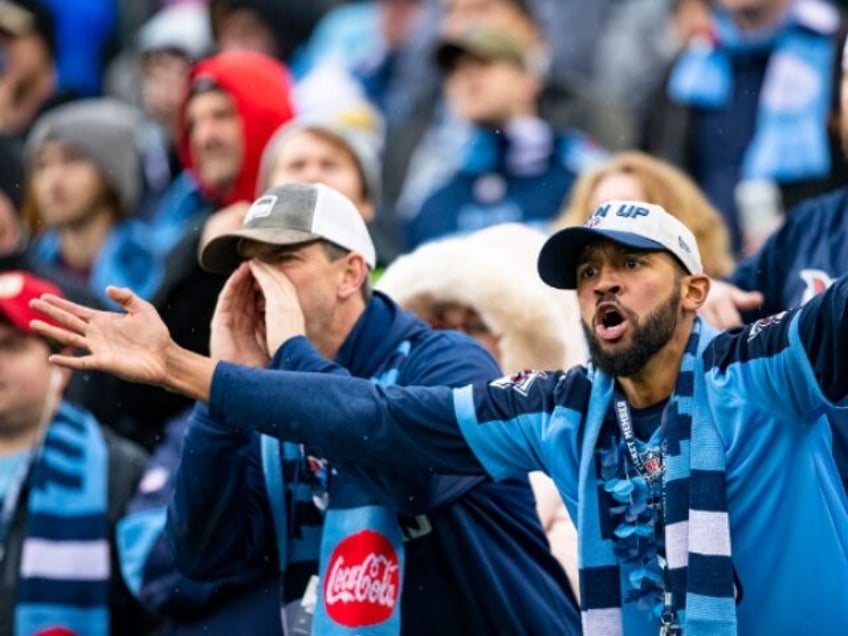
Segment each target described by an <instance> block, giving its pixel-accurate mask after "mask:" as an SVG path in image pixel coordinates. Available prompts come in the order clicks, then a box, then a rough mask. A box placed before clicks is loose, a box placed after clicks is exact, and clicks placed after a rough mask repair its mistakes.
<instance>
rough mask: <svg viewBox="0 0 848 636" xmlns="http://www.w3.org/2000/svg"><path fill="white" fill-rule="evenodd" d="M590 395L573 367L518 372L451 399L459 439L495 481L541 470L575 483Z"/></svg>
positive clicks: (581, 369)
mask: <svg viewBox="0 0 848 636" xmlns="http://www.w3.org/2000/svg"><path fill="white" fill-rule="evenodd" d="M590 393H591V384H590V382H589V380H588V377H587V375H586V369H585V368H584V367H574V368H573V369H571V370H569V371H522V372H520V373H517V374H515V375H512V376H507V377H503V378H500V379H498V380H494V381H492V382H489V383H488V384H485V385H475V386H473V387H466V388H463V389H458V390H457V391H455V394H454V403H455V405H456V418H457V422H458V423H459V426H460V429H461V430H462V433H463V436H464V437H465V440H466V441H467V443H468V444H469V446H470V447H471V448H472V449H473V451H474V454H475V455H476V457H477V459H478V460H479V461H480V462H481V463H482V464H483V465H484V466H485V467H486V470H487V472H489V474H491V475H492V476H493V477H495V478H496V479H504V478H507V477H510V476H516V475H523V474H525V473H527V472H529V471H532V470H542V471H544V472H547V473H548V474H554V473H555V474H558V475H569V474H573V475H575V480H574V481H575V482H576V475H577V466H578V462H579V449H578V447H579V438H580V427H581V423H582V420H583V413H585V410H586V408H587V405H588V400H589V396H590ZM566 490H567V488H566Z"/></svg>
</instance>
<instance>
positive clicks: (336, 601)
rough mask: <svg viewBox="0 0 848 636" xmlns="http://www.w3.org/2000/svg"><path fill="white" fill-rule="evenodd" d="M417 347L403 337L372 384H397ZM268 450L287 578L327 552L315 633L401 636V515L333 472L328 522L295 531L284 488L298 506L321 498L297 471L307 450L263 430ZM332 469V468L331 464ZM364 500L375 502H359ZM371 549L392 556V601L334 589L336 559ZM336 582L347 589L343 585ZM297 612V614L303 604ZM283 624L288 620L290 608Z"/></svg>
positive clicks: (266, 469)
mask: <svg viewBox="0 0 848 636" xmlns="http://www.w3.org/2000/svg"><path fill="white" fill-rule="evenodd" d="M410 350H411V343H410V341H409V340H404V341H403V342H401V343H400V345H399V346H398V347H397V348H396V349H395V351H394V352H393V353H392V355H391V356H389V358H388V359H387V360H386V361H385V362H384V363H383V364H382V365H381V368H380V370H379V371H378V372H377V375H375V376H374V377H373V378H371V381H372V382H374V383H375V384H379V385H381V386H390V385H393V384H395V383H396V382H397V378H398V374H399V372H400V366H401V365H402V364H403V362H404V361H405V360H406V358H407V356H408V355H409V352H410ZM261 449H262V469H263V473H264V477H265V485H266V490H267V492H268V497H269V501H270V504H271V513H272V518H273V521H274V527H275V531H276V535H277V553H278V559H279V568H280V572H281V576H282V579H283V580H284V579H285V572H286V570H287V569H288V567H289V566H290V565H291V564H294V563H299V564H307V563H309V562H314V563H315V564H316V566H317V565H318V559H319V552H320V568H319V571H320V583H321V586H320V587H319V589H318V590H317V606H316V607H315V608H314V619H313V625H312V633H314V634H322V635H324V636H329V635H330V634H333V635H336V636H348V635H352V634H356V635H357V636H365V635H367V634H372V635H374V636H391V635H392V634H399V633H400V589H401V587H402V584H403V583H402V582H403V566H404V563H405V559H404V550H403V541H404V536H405V535H404V528H403V527H401V524H400V523H399V522H398V515H397V513H396V512H393V511H392V510H389V509H388V508H385V507H383V506H379V505H374V504H373V499H372V498H371V497H370V496H369V495H368V494H367V493H364V492H361V489H360V487H359V486H358V485H356V484H353V483H350V480H347V479H345V476H344V474H341V473H335V472H334V473H333V477H332V479H331V480H330V481H329V493H327V494H329V495H331V500H332V503H331V504H330V508H329V509H328V510H327V511H326V512H325V513H324V519H323V523H322V524H319V523H318V520H313V521H312V523H311V524H298V526H297V528H296V529H295V530H291V529H290V526H289V518H290V517H291V515H292V512H290V511H289V510H287V507H286V497H285V496H284V495H283V493H284V492H285V491H286V490H288V491H290V500H291V504H290V505H291V507H292V508H297V507H298V506H311V505H312V502H313V497H315V496H316V495H315V493H316V491H315V488H314V487H313V485H309V484H307V483H305V482H304V481H303V480H302V475H299V474H298V471H297V470H295V469H294V468H292V467H294V466H298V465H302V451H301V449H300V447H299V446H298V445H296V444H292V443H289V442H281V441H279V440H277V439H276V438H273V437H270V436H268V435H261ZM326 470H330V468H329V467H327V468H326ZM328 501H329V500H328ZM351 501H356V502H358V503H357V504H356V505H355V506H353V507H345V505H348V504H350V502H351ZM364 502H368V503H369V504H370V505H360V504H364ZM325 505H326V503H325ZM369 552H373V553H375V554H379V555H380V556H383V555H384V554H385V555H391V557H392V558H390V559H387V563H388V565H387V568H386V572H387V574H391V577H392V585H387V586H386V589H387V590H389V589H391V590H392V594H389V593H388V592H386V596H392V599H391V602H389V599H388V598H387V599H386V602H385V603H373V602H359V601H358V600H357V599H351V598H348V594H347V593H346V590H341V591H339V590H338V589H335V590H334V589H331V588H333V587H334V585H333V584H334V580H337V579H339V577H335V579H334V576H333V575H334V572H336V571H337V568H334V567H333V563H336V562H341V560H340V559H339V558H337V555H338V554H342V555H343V556H344V557H346V558H348V559H349V558H350V556H351V553H353V554H354V555H358V554H360V553H362V554H366V553H369ZM375 567H376V566H375ZM346 580H347V579H346ZM335 587H340V584H339V585H336V586H335ZM341 587H344V586H341ZM284 596H285V594H284ZM294 604H295V605H299V604H300V601H295V602H294ZM293 611H294V612H295V613H297V609H294V610H293ZM283 622H284V623H288V619H287V618H286V611H285V610H284V612H283Z"/></svg>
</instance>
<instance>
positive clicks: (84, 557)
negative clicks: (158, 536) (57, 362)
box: [0, 272, 154, 636]
mask: <svg viewBox="0 0 848 636" xmlns="http://www.w3.org/2000/svg"><path fill="white" fill-rule="evenodd" d="M47 292H49V293H51V294H56V295H59V296H61V292H60V291H59V289H58V288H57V287H55V286H53V285H51V284H50V283H48V282H46V281H44V280H42V279H39V278H36V277H35V276H32V275H31V274H28V273H24V272H4V273H2V274H0V494H2V498H3V535H2V539H0V541H2V553H3V576H2V578H0V597H2V598H3V603H0V632H2V633H4V634H17V635H19V636H34V635H36V634H48V633H49V634H59V633H62V634H65V633H68V634H85V635H86V636H108V635H109V634H113V635H114V636H119V635H120V636H123V635H125V634H126V635H138V636H143V635H146V634H149V633H150V631H151V630H152V628H153V626H154V625H153V621H152V620H151V618H150V617H149V616H147V615H146V614H145V612H144V611H143V610H142V609H141V607H139V606H138V604H137V603H136V602H135V601H134V599H133V598H132V596H130V594H129V593H128V592H127V589H126V587H125V586H124V584H123V581H122V579H121V577H120V574H119V573H120V570H119V569H118V566H117V558H116V557H117V550H116V548H115V537H114V531H115V523H116V522H117V520H118V518H119V517H120V516H121V515H122V514H123V513H124V510H125V506H126V503H127V501H128V499H129V497H130V495H131V494H132V492H133V490H134V489H135V487H136V484H137V483H138V480H139V477H140V476H141V473H142V471H143V469H144V463H145V461H146V458H145V455H144V453H143V452H142V451H141V449H139V448H137V447H136V446H135V445H133V444H130V443H129V442H127V441H126V440H123V439H121V438H118V437H116V436H115V435H113V434H111V433H108V432H106V431H105V430H103V429H101V427H100V425H99V423H98V422H97V420H96V419H95V418H94V417H93V416H92V415H91V414H90V413H88V412H87V411H85V410H82V409H80V408H78V407H75V406H72V405H71V404H70V403H69V402H66V401H65V400H64V399H63V398H62V394H63V392H64V389H65V386H66V385H67V383H68V379H69V377H70V375H69V374H68V373H66V372H64V371H61V370H59V369H57V368H56V367H54V366H53V365H51V364H50V363H49V362H48V361H47V357H48V355H49V354H50V353H53V352H56V351H58V350H59V346H58V345H57V344H56V343H54V342H52V341H49V340H47V339H45V338H42V337H40V336H38V335H36V334H35V333H34V332H33V331H32V330H31V329H30V327H29V321H30V320H31V319H33V318H35V317H37V316H39V314H38V313H37V312H35V311H33V310H32V309H30V307H29V301H30V300H31V299H32V298H37V297H38V296H40V295H41V294H42V293H47Z"/></svg>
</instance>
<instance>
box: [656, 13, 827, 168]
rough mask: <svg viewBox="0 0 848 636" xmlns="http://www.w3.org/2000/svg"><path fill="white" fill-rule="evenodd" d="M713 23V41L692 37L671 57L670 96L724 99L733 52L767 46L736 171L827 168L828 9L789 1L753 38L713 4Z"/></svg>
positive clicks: (700, 101) (710, 103)
mask: <svg viewBox="0 0 848 636" xmlns="http://www.w3.org/2000/svg"><path fill="white" fill-rule="evenodd" d="M713 27H714V32H715V39H714V41H708V40H707V39H705V38H696V39H694V40H693V41H692V42H691V43H690V44H689V47H688V48H687V49H686V50H685V51H684V52H683V53H682V54H681V55H680V57H679V58H678V60H677V62H676V63H675V66H674V68H673V69H672V73H671V76H670V78H669V84H668V94H669V97H670V98H671V99H672V101H675V102H678V103H682V104H689V105H691V106H694V107H697V108H705V109H710V108H722V107H724V106H726V105H727V104H728V103H729V102H730V99H731V97H732V95H733V90H734V86H733V69H732V63H731V60H732V59H733V56H734V55H738V54H744V53H748V52H754V51H758V50H759V51H768V50H771V51H772V53H771V55H770V57H769V61H768V67H767V69H766V74H765V78H764V80H763V87H762V90H761V93H760V101H759V107H758V111H757V121H756V128H755V133H754V138H753V139H752V141H751V143H750V145H749V146H748V148H747V150H746V152H745V157H744V160H743V163H742V178H744V179H752V180H753V179H767V180H770V181H777V182H788V181H799V180H802V179H812V178H821V177H824V176H826V175H827V174H829V173H830V169H831V165H830V164H831V161H830V149H829V142H828V137H827V120H828V115H829V113H830V102H831V89H832V87H831V69H832V67H833V58H834V46H833V34H834V32H835V31H836V29H837V27H838V13H837V12H836V10H835V9H834V8H833V7H831V6H829V5H825V4H823V3H821V2H818V1H813V0H810V1H808V2H796V3H795V4H794V6H793V7H792V9H791V11H790V13H789V15H788V16H787V17H786V21H785V23H784V24H783V25H782V26H781V28H780V29H779V30H778V31H777V32H775V33H770V34H763V35H761V36H759V37H757V38H756V39H752V38H750V37H749V38H746V37H745V36H744V35H743V34H741V33H740V32H739V31H738V29H737V28H736V27H735V25H734V24H733V22H732V20H731V19H730V17H729V16H728V15H727V14H726V13H723V12H720V11H714V13H713Z"/></svg>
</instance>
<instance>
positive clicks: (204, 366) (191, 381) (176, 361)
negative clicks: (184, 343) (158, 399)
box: [161, 342, 217, 402]
mask: <svg viewBox="0 0 848 636" xmlns="http://www.w3.org/2000/svg"><path fill="white" fill-rule="evenodd" d="M216 364H217V363H216V362H215V361H214V360H212V359H211V358H207V357H205V356H202V355H200V354H197V353H194V352H193V351H189V350H188V349H183V348H182V347H180V346H179V345H178V344H176V343H175V342H171V343H170V344H169V346H168V347H167V349H166V350H165V373H164V375H165V377H164V378H163V381H162V383H161V384H162V386H163V387H164V388H166V389H168V390H169V391H173V392H175V393H180V394H182V395H185V396H187V397H190V398H192V399H194V400H201V401H203V402H207V401H208V400H209V392H210V390H211V387H212V375H213V374H214V372H215V365H216Z"/></svg>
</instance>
